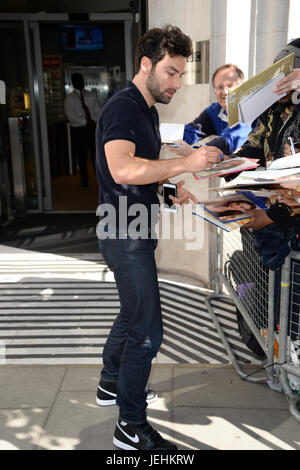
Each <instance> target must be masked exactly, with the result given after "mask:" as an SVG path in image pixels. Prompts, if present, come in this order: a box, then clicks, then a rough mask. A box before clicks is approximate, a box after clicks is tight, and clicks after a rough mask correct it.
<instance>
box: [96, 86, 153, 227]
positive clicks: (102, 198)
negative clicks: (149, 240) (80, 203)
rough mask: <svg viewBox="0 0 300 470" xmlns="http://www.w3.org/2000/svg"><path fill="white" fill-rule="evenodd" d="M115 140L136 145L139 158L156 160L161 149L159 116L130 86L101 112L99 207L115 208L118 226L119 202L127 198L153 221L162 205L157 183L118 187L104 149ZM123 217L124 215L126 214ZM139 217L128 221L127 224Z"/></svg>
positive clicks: (99, 126)
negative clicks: (155, 209)
mask: <svg viewBox="0 0 300 470" xmlns="http://www.w3.org/2000/svg"><path fill="white" fill-rule="evenodd" d="M113 140H127V141H130V142H133V143H134V144H135V155H136V156H137V157H139V158H145V159H148V160H157V159H158V157H159V153H160V148H161V139H160V133H159V119H158V113H157V110H156V108H155V107H154V106H152V107H151V108H149V107H148V105H147V103H146V101H145V99H144V97H143V95H142V94H141V93H140V91H139V90H138V88H137V87H136V86H135V85H134V84H133V83H132V82H128V83H127V86H126V88H124V89H123V90H121V91H119V92H117V93H116V94H114V95H113V96H112V97H111V98H109V100H108V101H107V103H106V104H105V106H104V107H103V109H102V112H101V114H100V117H99V120H98V123H97V128H96V174H97V179H98V183H99V204H105V203H108V204H112V205H113V206H114V208H115V210H116V214H117V219H116V224H117V226H118V224H119V198H120V196H127V207H128V208H130V207H131V206H132V205H133V204H143V205H144V206H145V207H146V208H147V211H148V216H149V220H150V215H151V205H152V204H157V205H158V204H159V199H158V196H157V189H158V183H152V184H146V185H131V184H117V183H116V182H115V181H114V179H113V177H112V175H111V173H110V171H109V168H108V164H107V160H106V155H105V151H104V145H105V144H106V143H107V142H110V141H113ZM123 215H124V214H123ZM136 217H137V216H133V215H132V216H130V217H128V224H129V223H130V222H131V221H132V220H133V219H135V218H136Z"/></svg>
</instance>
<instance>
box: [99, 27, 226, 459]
mask: <svg viewBox="0 0 300 470" xmlns="http://www.w3.org/2000/svg"><path fill="white" fill-rule="evenodd" d="M191 53H192V43H191V39H190V38H189V37H188V36H186V35H185V34H184V33H183V32H182V31H181V30H180V29H179V28H177V27H172V26H166V27H164V28H162V29H161V28H154V29H151V30H149V31H148V32H147V33H146V34H145V35H144V36H143V37H142V38H141V39H140V41H139V43H138V47H137V54H136V62H137V73H136V75H135V76H134V78H133V80H132V82H128V83H127V86H126V88H125V89H123V90H121V91H119V92H118V93H116V94H115V95H114V96H112V97H111V98H110V99H109V100H108V102H107V103H106V105H105V106H104V108H103V110H102V112H101V115H100V118H99V120H98V124H97V129H96V173H97V178H98V182H99V207H98V211H97V213H98V215H99V218H100V221H99V224H98V226H97V234H98V238H99V248H100V251H101V253H102V255H103V257H104V260H105V262H106V263H107V265H108V267H109V268H110V269H111V270H112V271H113V273H114V276H115V280H116V285H117V288H118V293H119V298H120V312H119V315H118V316H117V318H116V320H115V322H114V324H113V326H112V329H111V331H110V334H109V336H108V338H107V341H106V344H105V347H104V350H103V369H102V371H101V377H100V383H99V387H98V391H97V403H98V404H99V405H112V404H115V403H117V405H118V406H119V411H120V414H119V419H118V422H117V424H116V428H115V432H114V440H113V442H114V445H115V446H117V447H118V448H121V449H124V450H131V449H133V450H163V449H165V450H172V449H177V447H176V445H175V444H173V443H171V442H169V441H167V440H165V439H163V438H162V436H161V435H160V434H159V433H158V432H157V431H155V430H154V429H153V428H152V427H151V425H150V424H149V423H148V421H147V415H146V407H147V398H148V399H149V394H148V395H147V383H148V378H149V375H150V370H151V361H152V359H153V358H154V357H155V356H156V354H157V352H158V350H159V348H160V345H161V342H162V337H163V328H162V315H161V305H160V296H159V287H158V280H157V270H156V263H155V256H154V254H155V248H156V244H157V239H156V237H155V236H153V232H152V231H151V227H152V225H153V221H152V219H151V212H152V211H151V209H152V208H153V207H159V199H158V197H157V192H158V190H159V187H160V184H161V183H162V182H163V181H167V180H168V178H171V177H173V176H177V175H179V174H181V173H186V172H190V173H193V172H195V171H199V170H200V169H203V168H207V167H211V166H213V165H214V164H216V163H219V162H220V161H221V158H220V150H219V149H218V148H216V147H202V148H199V149H198V150H197V151H195V152H193V153H192V154H191V155H190V156H189V157H185V158H174V159H170V160H160V159H159V153H160V149H161V139H160V134H159V122H158V113H157V110H156V109H155V107H154V104H155V103H164V104H168V103H169V102H170V101H171V100H172V98H173V96H174V94H175V93H176V92H177V91H178V90H179V89H180V87H181V79H182V76H183V74H184V71H185V66H186V62H187V58H188V57H189V56H190V55H191ZM183 183H184V182H180V183H178V197H177V198H176V199H175V198H174V201H173V202H176V203H179V204H180V203H185V202H187V201H189V200H190V199H192V200H194V201H195V198H194V196H193V195H192V194H191V193H189V192H188V191H187V190H186V189H184V187H183V186H182V184H183ZM121 200H122V201H123V200H125V201H126V204H127V210H126V211H125V209H124V206H123V202H121ZM137 205H139V207H142V208H143V209H145V210H146V213H147V220H146V221H144V222H145V226H141V227H140V237H138V238H136V237H135V236H133V235H132V236H131V223H130V222H131V221H132V216H131V214H132V211H133V209H134V210H136V207H137ZM111 207H112V208H113V209H114V211H115V214H116V217H115V219H114V218H112V221H111V223H107V217H106V215H105V211H106V210H109V208H111ZM124 217H125V222H124ZM121 219H122V220H121ZM141 225H142V224H141Z"/></svg>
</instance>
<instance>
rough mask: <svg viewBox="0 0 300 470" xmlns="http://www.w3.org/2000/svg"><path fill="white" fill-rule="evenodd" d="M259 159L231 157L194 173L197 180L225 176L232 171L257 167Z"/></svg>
mask: <svg viewBox="0 0 300 470" xmlns="http://www.w3.org/2000/svg"><path fill="white" fill-rule="evenodd" d="M257 162H258V160H257V159H250V158H243V157H240V158H230V159H227V160H224V161H221V162H220V163H217V164H216V165H214V166H213V167H212V168H208V169H206V170H201V171H197V172H196V173H194V178H195V179H196V180H202V179H203V178H210V177H213V176H225V175H229V174H230V173H237V172H241V171H244V170H252V169H254V168H257V167H258V166H259V164H258V163H257Z"/></svg>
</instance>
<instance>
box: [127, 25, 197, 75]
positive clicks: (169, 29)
mask: <svg viewBox="0 0 300 470" xmlns="http://www.w3.org/2000/svg"><path fill="white" fill-rule="evenodd" d="M192 53H193V46H192V40H191V38H190V37H189V36H187V35H186V34H184V33H183V32H182V31H181V29H179V28H178V27H177V26H171V25H166V26H164V27H163V28H153V29H150V30H149V31H147V32H146V33H145V34H144V35H143V36H142V37H141V38H140V40H139V42H138V45H137V49H136V54H135V60H136V68H137V70H139V69H140V65H141V60H142V58H143V57H148V58H149V59H150V60H151V62H152V65H153V67H155V66H156V64H157V63H158V62H160V61H161V60H162V59H163V58H164V57H165V55H166V54H169V55H170V56H171V57H174V56H177V55H181V56H183V57H186V58H188V57H190V56H191V55H192Z"/></svg>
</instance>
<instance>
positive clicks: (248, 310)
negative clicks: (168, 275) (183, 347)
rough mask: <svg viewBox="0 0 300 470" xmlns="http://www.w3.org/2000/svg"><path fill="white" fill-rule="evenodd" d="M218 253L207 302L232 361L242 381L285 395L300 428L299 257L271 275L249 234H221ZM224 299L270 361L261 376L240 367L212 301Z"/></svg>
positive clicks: (264, 362) (293, 256) (294, 254)
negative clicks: (237, 312) (211, 288)
mask: <svg viewBox="0 0 300 470" xmlns="http://www.w3.org/2000/svg"><path fill="white" fill-rule="evenodd" d="M216 251H217V270H216V288H215V292H214V293H213V294H212V295H210V296H208V297H207V298H206V301H205V302H206V305H207V308H208V311H209V312H210V315H211V317H212V320H213V321H214V324H215V327H216V329H217V331H218V333H219V335H220V338H221V339H222V342H223V344H224V347H225V349H226V352H227V354H228V357H229V359H230V361H231V363H232V364H233V366H234V368H235V370H236V372H237V373H238V375H239V376H240V377H241V378H242V379H243V380H247V381H249V382H254V383H266V384H268V385H269V387H270V388H271V389H273V390H276V391H281V392H282V391H283V392H284V393H285V394H286V397H287V399H288V402H289V405H290V412H291V413H292V415H293V416H294V417H295V418H296V420H297V421H299V422H300V386H298V384H300V364H299V363H300V326H299V325H300V253H297V252H292V253H291V254H290V255H289V256H288V257H287V258H286V260H285V264H284V266H283V267H282V269H281V270H279V271H276V272H275V271H272V270H268V269H266V268H265V267H264V266H263V265H262V263H261V261H260V257H259V255H258V253H257V251H256V249H255V248H254V246H253V242H252V236H251V231H249V230H245V229H241V230H240V231H239V230H234V231H233V232H230V233H227V232H223V231H221V230H220V229H218V235H217V250H216ZM222 297H225V298H227V299H228V298H230V299H231V300H232V301H233V302H234V304H235V306H236V308H237V309H238V311H239V312H240V315H241V316H242V317H243V319H244V321H245V322H246V324H247V325H248V327H249V329H250V330H251V333H252V334H253V336H254V337H255V339H256V341H257V343H258V344H259V346H260V348H261V350H262V352H263V353H264V355H265V358H264V359H263V360H262V367H261V368H260V369H259V370H258V371H257V372H254V373H251V374H249V373H248V372H247V371H245V370H244V367H242V366H241V364H240V361H239V360H238V359H237V354H236V353H235V352H234V350H233V348H232V346H231V344H230V341H229V340H228V337H227V336H226V333H225V331H224V329H223V327H222V325H221V322H220V320H219V318H218V316H217V315H216V313H215V311H214V307H213V305H212V302H213V300H214V299H219V298H222ZM279 318H280V320H279ZM261 371H263V372H261Z"/></svg>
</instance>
